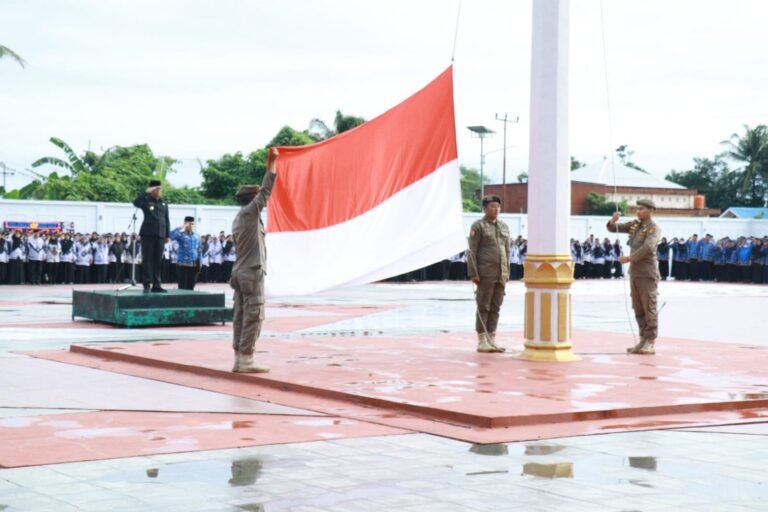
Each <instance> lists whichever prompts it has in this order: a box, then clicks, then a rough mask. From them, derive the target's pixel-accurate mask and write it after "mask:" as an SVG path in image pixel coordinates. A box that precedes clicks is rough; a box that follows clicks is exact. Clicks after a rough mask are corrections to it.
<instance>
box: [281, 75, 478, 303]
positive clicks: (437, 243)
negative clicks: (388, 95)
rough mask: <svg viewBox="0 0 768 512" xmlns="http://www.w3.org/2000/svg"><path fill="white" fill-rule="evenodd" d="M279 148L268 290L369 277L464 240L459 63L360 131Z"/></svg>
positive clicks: (404, 268) (304, 290) (434, 257)
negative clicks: (457, 121)
mask: <svg viewBox="0 0 768 512" xmlns="http://www.w3.org/2000/svg"><path fill="white" fill-rule="evenodd" d="M279 149H280V157H279V158H278V160H277V181H276V182H275V186H274V189H273V191H272V197H271V198H270V199H269V205H268V215H267V237H266V241H267V279H266V294H267V296H271V297H279V296H288V295H307V294H312V293H315V292H320V291H323V290H329V289H332V288H337V287H342V286H352V285H359V284H365V283H370V282H374V281H378V280H381V279H385V278H388V277H392V276H396V275H399V274H402V273H405V272H409V271H411V270H415V269H418V268H422V267H425V266H427V265H429V264H431V263H435V262H437V261H441V260H443V259H445V258H448V257H450V256H452V255H454V254H457V253H459V252H461V251H462V250H464V249H465V248H466V238H465V235H464V232H463V231H464V228H463V220H462V200H461V187H460V183H459V165H458V160H457V151H456V128H455V125H454V110H453V77H452V68H450V67H449V68H448V69H446V70H445V71H444V72H443V73H442V74H441V75H440V76H438V77H437V78H436V79H435V80H434V81H433V82H432V83H430V84H429V85H427V86H426V87H425V88H424V89H422V90H420V91H419V92H417V93H416V94H414V95H413V96H411V97H410V98H408V99H407V100H405V101H404V102H402V103H400V104H399V105H397V106H396V107H394V108H393V109H391V110H389V111H387V112H385V113H384V114H382V115H381V116H379V117H377V118H376V119H373V120H371V121H368V122H367V123H365V124H363V125H361V126H358V127H357V128H355V129H353V130H350V131H347V132H344V133H341V134H339V135H337V136H335V137H333V138H331V139H328V140H324V141H321V142H318V143H317V144H312V145H309V146H298V147H295V146H290V147H288V146H286V147H281V148H279Z"/></svg>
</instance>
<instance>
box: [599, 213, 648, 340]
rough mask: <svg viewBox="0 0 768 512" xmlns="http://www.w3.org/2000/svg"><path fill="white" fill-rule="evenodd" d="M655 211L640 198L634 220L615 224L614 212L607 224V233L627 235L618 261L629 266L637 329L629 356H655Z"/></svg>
mask: <svg viewBox="0 0 768 512" xmlns="http://www.w3.org/2000/svg"><path fill="white" fill-rule="evenodd" d="M655 209H656V204H655V203H654V202H653V201H651V200H650V199H640V200H639V201H638V202H637V220H633V221H631V222H625V223H622V224H618V220H619V217H621V213H619V212H616V213H614V214H613V217H611V220H609V221H608V230H609V231H612V232H619V233H629V240H628V241H627V245H629V246H630V253H629V256H621V257H620V258H619V261H621V263H629V264H630V265H629V277H630V290H631V296H632V309H634V310H635V319H636V320H637V326H638V328H639V330H640V341H639V342H638V343H637V344H636V345H635V346H634V347H629V348H628V349H627V352H629V353H630V354H646V355H651V354H655V353H656V350H655V348H654V342H655V341H656V336H657V334H658V326H659V321H658V316H657V311H656V297H657V295H658V291H657V288H658V283H659V277H660V276H659V263H658V260H657V257H656V246H657V245H659V239H660V238H661V229H659V226H657V225H656V223H655V222H653V218H652V217H653V211H654V210H655Z"/></svg>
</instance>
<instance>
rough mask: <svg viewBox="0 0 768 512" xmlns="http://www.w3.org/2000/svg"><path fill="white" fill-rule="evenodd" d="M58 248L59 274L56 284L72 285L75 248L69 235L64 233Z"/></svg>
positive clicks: (73, 280)
mask: <svg viewBox="0 0 768 512" xmlns="http://www.w3.org/2000/svg"><path fill="white" fill-rule="evenodd" d="M59 246H60V248H61V255H60V256H59V260H60V263H59V269H60V271H61V272H60V275H59V277H58V279H57V282H59V283H65V284H72V283H74V282H75V265H74V261H75V248H74V242H73V241H72V239H71V237H70V235H69V233H64V237H63V238H62V240H61V242H59Z"/></svg>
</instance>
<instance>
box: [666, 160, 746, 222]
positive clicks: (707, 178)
mask: <svg viewBox="0 0 768 512" xmlns="http://www.w3.org/2000/svg"><path fill="white" fill-rule="evenodd" d="M666 179H668V180H669V181H672V182H674V183H678V184H680V185H682V186H684V187H685V188H690V189H694V190H697V191H698V192H699V193H701V194H704V195H705V196H706V198H707V205H708V206H710V207H712V208H720V209H721V210H725V209H726V208H728V207H729V206H733V205H735V204H738V202H739V201H740V200H741V199H740V196H741V195H742V194H741V193H740V192H739V186H738V185H737V184H734V182H736V181H737V180H739V179H740V174H739V173H732V172H731V171H730V169H729V168H728V163H727V162H726V161H725V160H723V157H722V156H720V155H718V156H716V157H715V158H713V159H710V158H694V159H693V169H690V170H687V171H674V170H673V171H671V172H669V173H668V174H667V175H666Z"/></svg>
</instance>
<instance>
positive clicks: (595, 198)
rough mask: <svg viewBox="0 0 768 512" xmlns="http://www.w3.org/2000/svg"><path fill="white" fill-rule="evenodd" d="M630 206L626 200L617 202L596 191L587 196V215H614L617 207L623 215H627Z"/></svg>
mask: <svg viewBox="0 0 768 512" xmlns="http://www.w3.org/2000/svg"><path fill="white" fill-rule="evenodd" d="M628 207H629V205H628V204H627V202H626V201H620V202H619V203H618V204H617V203H615V202H613V201H609V200H608V199H607V198H606V197H605V196H604V195H602V194H598V193H596V192H590V193H589V195H588V196H587V212H586V213H587V215H612V214H613V212H615V211H616V208H618V209H619V211H620V212H621V214H622V215H626V213H627V208H628Z"/></svg>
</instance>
